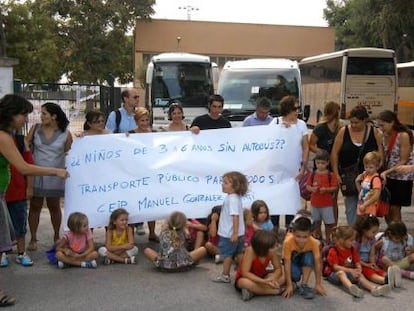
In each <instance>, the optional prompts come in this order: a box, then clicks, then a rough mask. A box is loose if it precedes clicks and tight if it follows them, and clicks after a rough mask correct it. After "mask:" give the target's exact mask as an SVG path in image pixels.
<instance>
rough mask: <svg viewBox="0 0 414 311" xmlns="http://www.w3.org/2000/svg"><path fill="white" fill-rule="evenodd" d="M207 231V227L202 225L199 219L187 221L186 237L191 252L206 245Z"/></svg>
mask: <svg viewBox="0 0 414 311" xmlns="http://www.w3.org/2000/svg"><path fill="white" fill-rule="evenodd" d="M206 231H207V226H206V225H204V224H202V223H201V222H200V221H198V220H197V219H189V220H187V225H186V236H187V243H186V247H187V249H188V250H189V251H192V250H194V249H197V248H200V247H201V246H203V244H204V243H205V240H204V234H205V232H206Z"/></svg>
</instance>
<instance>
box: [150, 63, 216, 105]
mask: <svg viewBox="0 0 414 311" xmlns="http://www.w3.org/2000/svg"><path fill="white" fill-rule="evenodd" d="M212 81H213V79H212V77H211V65H210V64H208V63H194V62H180V63H178V62H177V63H176V62H171V63H166V62H159V63H155V64H154V76H153V81H152V89H151V92H152V96H151V98H152V105H153V106H154V107H168V106H169V104H170V103H171V102H173V101H176V102H179V103H181V104H182V105H183V107H207V101H208V97H209V95H210V94H212V93H213V87H214V86H213V83H212Z"/></svg>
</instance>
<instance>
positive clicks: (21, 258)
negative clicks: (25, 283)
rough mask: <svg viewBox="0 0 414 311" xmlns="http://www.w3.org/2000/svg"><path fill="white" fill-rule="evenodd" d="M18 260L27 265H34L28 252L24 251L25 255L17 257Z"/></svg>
mask: <svg viewBox="0 0 414 311" xmlns="http://www.w3.org/2000/svg"><path fill="white" fill-rule="evenodd" d="M16 262H17V263H19V264H21V265H22V266H25V267H29V266H32V265H33V261H32V260H31V259H30V257H29V256H28V255H27V254H26V253H24V254H23V255H18V256H17V257H16Z"/></svg>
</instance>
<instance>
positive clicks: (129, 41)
mask: <svg viewBox="0 0 414 311" xmlns="http://www.w3.org/2000/svg"><path fill="white" fill-rule="evenodd" d="M3 3H4V8H5V9H4V11H5V12H3V13H4V14H3V17H4V24H5V27H4V30H5V34H6V40H7V55H8V56H10V57H15V58H18V59H19V60H20V65H19V66H18V67H16V77H19V78H21V79H24V80H31V81H45V82H46V81H48V82H55V81H57V80H59V78H60V77H61V75H62V74H66V76H67V77H68V79H69V81H70V82H79V83H103V82H105V81H106V80H107V79H108V77H109V75H110V74H111V75H113V76H115V77H117V78H119V79H120V81H121V82H124V83H125V82H129V81H132V80H133V76H134V72H133V57H134V49H133V36H132V35H131V33H132V30H133V28H134V27H135V22H136V20H137V19H145V20H150V15H151V14H152V13H154V11H153V9H152V5H154V4H155V0H124V1H121V0H111V1H105V0H101V1H97V0H89V1H87V0H31V1H30V0H29V1H26V2H25V3H23V4H21V3H19V2H18V1H3ZM0 4H1V1H0Z"/></svg>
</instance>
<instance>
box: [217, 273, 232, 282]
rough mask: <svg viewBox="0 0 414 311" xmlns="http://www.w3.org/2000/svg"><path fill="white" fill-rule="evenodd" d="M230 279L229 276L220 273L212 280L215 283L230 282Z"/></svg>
mask: <svg viewBox="0 0 414 311" xmlns="http://www.w3.org/2000/svg"><path fill="white" fill-rule="evenodd" d="M230 281H231V280H230V276H229V275H225V274H220V275H218V276H217V277H216V278H215V279H214V280H213V282H216V283H230Z"/></svg>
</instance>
